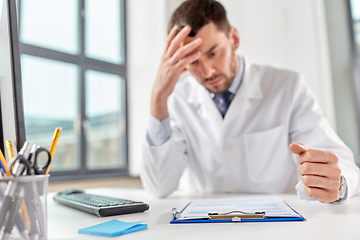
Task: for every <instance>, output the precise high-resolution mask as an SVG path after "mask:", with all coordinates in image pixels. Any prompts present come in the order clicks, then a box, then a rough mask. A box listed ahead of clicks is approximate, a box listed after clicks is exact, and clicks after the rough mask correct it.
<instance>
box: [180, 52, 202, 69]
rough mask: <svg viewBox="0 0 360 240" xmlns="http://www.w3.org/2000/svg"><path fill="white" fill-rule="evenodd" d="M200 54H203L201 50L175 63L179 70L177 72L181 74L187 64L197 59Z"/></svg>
mask: <svg viewBox="0 0 360 240" xmlns="http://www.w3.org/2000/svg"><path fill="white" fill-rule="evenodd" d="M200 56H201V52H200V51H199V52H196V53H193V54H191V55H188V56H186V57H184V58H182V59H180V60H179V61H178V62H177V63H176V64H175V68H176V71H178V72H176V74H181V73H182V72H183V70H184V68H185V67H186V66H187V65H189V64H190V63H192V62H194V61H196V60H197V59H198V58H199V57H200Z"/></svg>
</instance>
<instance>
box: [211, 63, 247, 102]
mask: <svg viewBox="0 0 360 240" xmlns="http://www.w3.org/2000/svg"><path fill="white" fill-rule="evenodd" d="M238 58H239V62H240V67H239V71H238V73H237V74H236V76H235V77H234V80H233V81H232V83H231V85H230V87H229V89H228V91H229V92H231V93H232V94H234V95H235V94H236V92H237V91H238V90H239V87H240V85H241V82H242V79H243V76H244V74H243V73H244V67H245V66H244V60H243V58H242V57H241V56H238ZM210 96H211V98H214V97H215V94H214V93H210Z"/></svg>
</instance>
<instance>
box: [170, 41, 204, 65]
mask: <svg viewBox="0 0 360 240" xmlns="http://www.w3.org/2000/svg"><path fill="white" fill-rule="evenodd" d="M201 43H202V39H201V38H197V39H195V40H194V41H191V42H189V43H188V44H186V45H184V46H181V47H179V48H178V49H177V50H176V52H175V53H174V55H172V57H171V58H170V59H169V61H170V64H176V63H177V62H178V61H179V60H181V59H182V58H184V57H186V56H187V55H191V54H196V52H194V50H195V49H196V48H197V47H199V46H200V45H201Z"/></svg>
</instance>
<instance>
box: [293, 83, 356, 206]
mask: <svg viewBox="0 0 360 240" xmlns="http://www.w3.org/2000/svg"><path fill="white" fill-rule="evenodd" d="M293 94H294V102H293V110H292V116H291V123H290V141H291V142H295V143H303V144H301V145H300V144H290V146H289V148H290V150H291V151H292V152H293V153H295V154H298V163H299V166H298V173H299V174H300V176H301V182H302V184H303V187H302V188H301V189H299V188H297V190H298V191H300V192H301V191H303V192H304V194H305V195H307V196H308V197H310V198H314V199H317V200H319V201H320V202H333V201H335V200H336V199H337V198H338V193H339V188H340V177H341V175H343V176H344V177H345V179H346V182H347V196H348V197H352V196H355V195H356V194H357V193H358V191H359V178H360V171H359V168H358V167H357V166H356V164H355V161H354V156H353V153H352V151H351V150H350V149H349V148H348V147H347V146H346V145H345V143H344V142H343V141H342V140H341V139H340V138H339V136H338V135H337V134H336V132H335V131H334V130H333V129H332V127H331V126H330V124H329V122H328V121H327V120H326V119H325V118H324V116H323V115H322V111H321V109H320V107H319V105H318V103H317V101H316V99H315V97H314V95H313V94H312V92H311V90H310V88H309V87H308V86H307V84H306V83H305V81H304V79H303V78H302V77H301V76H300V77H299V79H298V80H297V81H296V84H295V87H294V93H293ZM300 185H301V184H300ZM300 185H299V186H300ZM300 195H302V194H301V193H300Z"/></svg>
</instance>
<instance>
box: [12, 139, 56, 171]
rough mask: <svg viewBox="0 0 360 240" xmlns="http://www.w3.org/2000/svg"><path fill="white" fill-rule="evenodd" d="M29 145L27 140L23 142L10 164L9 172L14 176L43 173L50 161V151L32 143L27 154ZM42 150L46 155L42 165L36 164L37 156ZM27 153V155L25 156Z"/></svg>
mask: <svg viewBox="0 0 360 240" xmlns="http://www.w3.org/2000/svg"><path fill="white" fill-rule="evenodd" d="M29 147H30V145H29V143H28V142H25V144H24V146H23V148H22V149H21V151H20V152H19V153H18V155H17V156H16V157H15V159H14V160H13V161H12V162H11V164H10V171H11V174H12V175H13V176H15V177H17V176H21V175H31V174H36V175H38V174H45V173H46V170H47V169H48V167H49V165H50V163H51V153H50V152H49V151H48V150H47V149H45V148H42V147H40V146H38V145H35V144H34V145H33V146H32V148H31V150H30V153H29V154H27V152H28V149H29ZM42 152H44V153H45V155H46V156H47V158H46V162H45V164H44V166H39V165H38V158H39V155H40V153H42ZM26 155H28V156H26Z"/></svg>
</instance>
